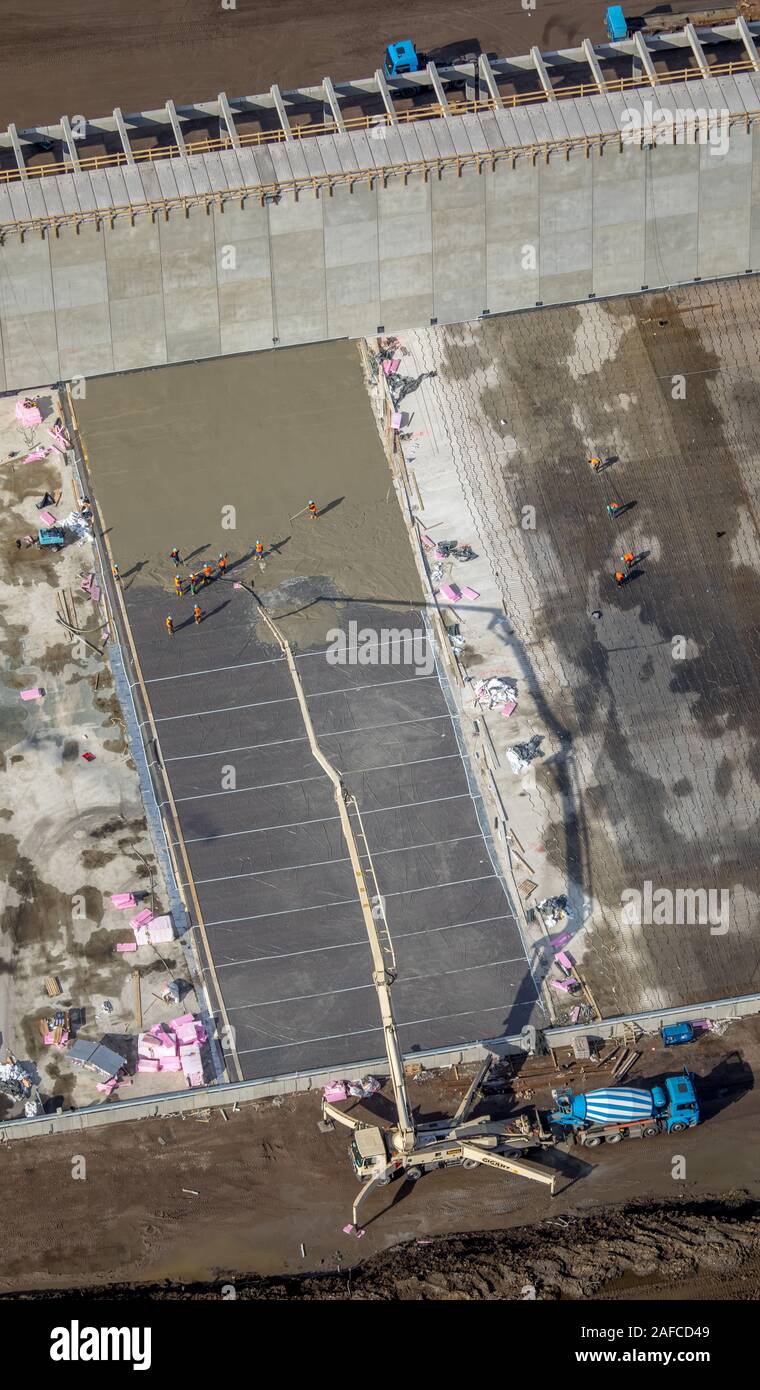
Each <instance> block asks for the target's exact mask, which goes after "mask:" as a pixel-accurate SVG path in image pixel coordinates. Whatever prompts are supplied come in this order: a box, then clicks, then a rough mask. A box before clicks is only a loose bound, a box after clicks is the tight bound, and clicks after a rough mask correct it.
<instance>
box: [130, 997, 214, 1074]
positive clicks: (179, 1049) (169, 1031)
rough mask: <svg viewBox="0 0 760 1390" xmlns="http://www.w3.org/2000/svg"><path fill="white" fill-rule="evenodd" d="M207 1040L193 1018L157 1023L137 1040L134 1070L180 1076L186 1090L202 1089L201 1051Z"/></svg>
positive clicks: (190, 1015) (183, 1016)
mask: <svg viewBox="0 0 760 1390" xmlns="http://www.w3.org/2000/svg"><path fill="white" fill-rule="evenodd" d="M206 1038H207V1034H206V1030H205V1028H204V1027H203V1024H202V1023H201V1022H200V1021H199V1020H196V1019H194V1018H193V1015H192V1014H182V1016H181V1017H180V1018H173V1019H172V1020H171V1022H169V1023H156V1024H154V1026H153V1027H152V1028H150V1029H149V1030H148V1032H147V1033H140V1035H139V1037H138V1039H137V1058H138V1060H137V1070H138V1071H139V1072H162V1071H171V1072H182V1073H183V1075H184V1077H185V1081H186V1083H187V1085H188V1086H202V1085H203V1061H202V1059H201V1047H202V1045H203V1043H205V1041H206Z"/></svg>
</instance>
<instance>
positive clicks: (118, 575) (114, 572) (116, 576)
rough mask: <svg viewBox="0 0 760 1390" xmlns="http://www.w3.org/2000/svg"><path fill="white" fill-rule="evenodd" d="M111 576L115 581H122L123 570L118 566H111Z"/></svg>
mask: <svg viewBox="0 0 760 1390" xmlns="http://www.w3.org/2000/svg"><path fill="white" fill-rule="evenodd" d="M111 574H112V575H113V577H114V579H121V570H120V569H119V566H118V565H111Z"/></svg>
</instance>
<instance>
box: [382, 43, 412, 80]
mask: <svg viewBox="0 0 760 1390" xmlns="http://www.w3.org/2000/svg"><path fill="white" fill-rule="evenodd" d="M419 67H420V63H419V58H418V57H417V50H416V48H415V46H414V44H413V43H412V40H411V39H402V40H401V42H400V43H389V44H388V47H387V48H386V50H385V75H386V77H405V76H406V75H407V74H408V73H410V72H419Z"/></svg>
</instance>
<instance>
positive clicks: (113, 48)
mask: <svg viewBox="0 0 760 1390" xmlns="http://www.w3.org/2000/svg"><path fill="white" fill-rule="evenodd" d="M14 10H15V13H13V14H7V15H4V16H3V54H4V74H3V91H2V99H1V102H0V106H1V108H2V111H1V115H2V122H3V128H5V126H7V125H8V122H9V121H15V123H16V125H17V126H18V128H19V129H20V130H22V129H24V128H25V127H31V126H33V125H37V124H39V125H45V124H48V123H53V122H55V121H58V120H59V118H60V116H61V114H62V113H63V112H67V113H68V114H70V115H71V114H76V113H82V114H84V115H86V116H102V115H105V114H107V113H108V112H110V111H111V110H112V109H113V107H114V106H121V108H122V110H123V111H124V112H125V113H130V112H135V111H141V110H150V109H152V108H155V107H158V106H163V104H164V102H165V101H166V100H167V99H168V98H169V97H171V98H173V100H174V101H175V102H176V103H177V104H180V105H181V104H182V103H189V102H192V101H204V100H206V101H207V100H209V99H211V98H213V97H215V96H216V94H217V92H220V91H226V92H227V93H228V94H229V95H230V96H243V95H246V94H248V95H253V94H255V93H257V92H265V91H268V90H269V88H270V86H271V84H272V83H273V82H277V83H279V85H280V87H282V88H283V89H284V90H287V89H288V88H292V87H297V86H306V85H308V84H310V83H316V82H319V81H321V79H322V78H323V77H324V76H325V74H329V75H330V76H331V77H332V78H333V80H335V81H341V80H343V81H346V80H350V79H351V78H354V77H369V76H370V75H371V74H372V73H373V72H374V71H375V69H376V68H377V67H378V66H379V65H380V63H381V60H382V53H383V49H384V47H385V45H386V44H387V43H388V42H389V41H391V40H393V39H398V38H406V37H410V36H413V37H414V38H415V41H416V42H417V43H418V44H419V45H420V46H421V47H424V48H425V49H427V50H432V49H435V48H437V47H442V46H443V45H449V44H452V43H456V42H459V41H461V42H463V43H464V42H466V41H469V40H477V41H478V42H479V43H480V45H481V47H482V49H483V51H484V52H491V53H497V54H500V55H502V56H507V55H508V54H509V53H510V52H512V53H518V52H519V53H525V52H527V51H528V49H529V48H530V46H531V45H532V44H537V45H538V46H539V47H540V48H543V49H552V48H562V47H567V45H568V44H570V43H573V42H575V41H577V40H578V39H579V38H582V37H586V36H588V37H591V38H595V39H598V40H600V39H601V38H602V29H603V9H602V6H601V5H600V4H599V3H598V0H570V3H568V0H540V3H539V5H538V7H537V11H536V13H534V14H531V12H530V11H526V10H524V9H523V8H522V6H521V4H520V0H503V2H502V0H470V3H469V4H468V5H467V6H466V7H462V6H461V5H459V4H456V3H454V0H389V3H388V4H386V5H384V6H372V5H365V4H349V5H347V4H346V3H345V0H320V3H319V4H318V5H314V4H312V3H309V0H236V3H235V4H234V7H233V0H227V4H226V5H225V6H224V7H223V5H222V4H221V3H220V0H161V3H160V5H157V4H156V3H155V0H109V2H108V4H107V5H103V4H102V0H71V3H69V4H66V5H61V3H60V0H30V2H29V3H28V4H26V5H23V6H16V7H14Z"/></svg>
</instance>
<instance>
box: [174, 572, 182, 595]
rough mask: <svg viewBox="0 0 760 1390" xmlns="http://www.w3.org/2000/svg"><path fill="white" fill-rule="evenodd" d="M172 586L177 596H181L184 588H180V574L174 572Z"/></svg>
mask: <svg viewBox="0 0 760 1390" xmlns="http://www.w3.org/2000/svg"><path fill="white" fill-rule="evenodd" d="M174 588H175V591H176V594H177V598H182V594H183V592H184V590H183V588H182V576H181V575H180V574H175V576H174Z"/></svg>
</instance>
